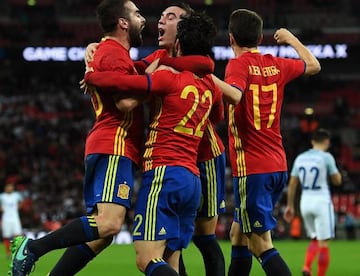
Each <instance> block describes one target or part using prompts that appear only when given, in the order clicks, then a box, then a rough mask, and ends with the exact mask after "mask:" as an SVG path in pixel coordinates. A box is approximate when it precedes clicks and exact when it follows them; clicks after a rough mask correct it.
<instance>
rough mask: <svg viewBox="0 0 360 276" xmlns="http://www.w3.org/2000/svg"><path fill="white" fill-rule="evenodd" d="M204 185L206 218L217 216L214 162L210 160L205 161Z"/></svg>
mask: <svg viewBox="0 0 360 276" xmlns="http://www.w3.org/2000/svg"><path fill="white" fill-rule="evenodd" d="M205 172H206V180H207V181H206V183H207V190H208V192H207V202H208V211H207V213H208V216H216V215H217V200H216V199H217V180H216V168H215V160H214V159H211V160H208V161H205Z"/></svg>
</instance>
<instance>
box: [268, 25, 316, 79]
mask: <svg viewBox="0 0 360 276" xmlns="http://www.w3.org/2000/svg"><path fill="white" fill-rule="evenodd" d="M274 39H275V40H276V42H277V43H278V44H283V43H286V44H289V45H290V46H292V47H293V48H294V49H295V51H296V52H297V53H298V55H299V58H300V59H302V60H303V61H304V62H305V64H306V68H305V75H315V74H317V73H319V72H320V70H321V66H320V62H319V61H318V59H317V58H316V57H315V56H314V55H313V54H312V53H311V52H310V50H309V49H308V48H306V47H305V45H304V44H302V42H301V41H300V40H299V39H298V38H297V37H296V36H295V35H294V34H293V33H291V32H290V31H289V30H287V29H285V28H280V29H278V30H277V31H276V32H275V34H274Z"/></svg>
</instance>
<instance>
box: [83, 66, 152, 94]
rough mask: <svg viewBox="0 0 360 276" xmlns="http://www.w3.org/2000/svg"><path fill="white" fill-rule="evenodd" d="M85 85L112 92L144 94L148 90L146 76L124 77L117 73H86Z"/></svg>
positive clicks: (148, 82)
mask: <svg viewBox="0 0 360 276" xmlns="http://www.w3.org/2000/svg"><path fill="white" fill-rule="evenodd" d="M84 79H85V82H86V83H87V84H90V85H93V86H96V87H99V88H103V89H107V90H109V91H114V92H124V93H129V92H130V91H131V92H133V93H137V94H146V93H147V92H148V91H149V89H150V81H149V76H148V75H124V74H122V73H119V72H112V71H106V72H88V73H86V75H85V78H84Z"/></svg>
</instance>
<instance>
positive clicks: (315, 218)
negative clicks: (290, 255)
mask: <svg viewBox="0 0 360 276" xmlns="http://www.w3.org/2000/svg"><path fill="white" fill-rule="evenodd" d="M311 143H312V148H311V149H309V150H307V151H305V152H303V153H301V154H299V155H298V156H297V157H296V159H295V161H294V164H293V168H292V170H291V174H290V180H289V186H288V194H287V207H286V210H285V213H284V219H285V220H286V221H287V222H289V223H290V222H291V221H292V219H293V218H294V215H295V202H294V201H295V200H294V198H295V192H296V187H297V185H298V184H299V183H300V184H301V187H302V192H301V197H300V212H301V216H302V218H303V221H304V225H305V229H306V232H307V235H308V236H309V238H310V239H311V242H310V244H309V246H308V248H307V251H306V255H305V262H304V266H303V275H304V276H308V275H311V265H312V262H313V260H314V259H315V257H316V256H317V255H318V274H317V275H318V276H322V275H325V273H326V270H327V268H328V266H329V261H330V258H329V241H330V239H332V238H334V237H335V218H334V206H333V204H332V201H331V195H330V189H329V184H328V179H329V178H330V181H331V182H332V184H334V185H340V184H341V174H340V173H339V170H338V168H337V167H336V163H335V159H334V157H333V156H332V155H331V153H329V152H327V150H328V148H329V147H330V134H329V132H328V131H327V130H325V129H318V130H317V131H315V133H314V134H313V137H312V140H311Z"/></svg>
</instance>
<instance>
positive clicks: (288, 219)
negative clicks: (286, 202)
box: [283, 206, 295, 223]
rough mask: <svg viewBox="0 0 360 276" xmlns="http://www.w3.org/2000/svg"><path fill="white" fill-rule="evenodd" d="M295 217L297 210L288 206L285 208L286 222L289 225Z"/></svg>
mask: <svg viewBox="0 0 360 276" xmlns="http://www.w3.org/2000/svg"><path fill="white" fill-rule="evenodd" d="M294 216H295V210H294V208H292V207H290V206H286V208H285V212H284V216H283V217H284V220H285V221H286V222H287V223H291V221H292V220H293V219H294Z"/></svg>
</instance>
